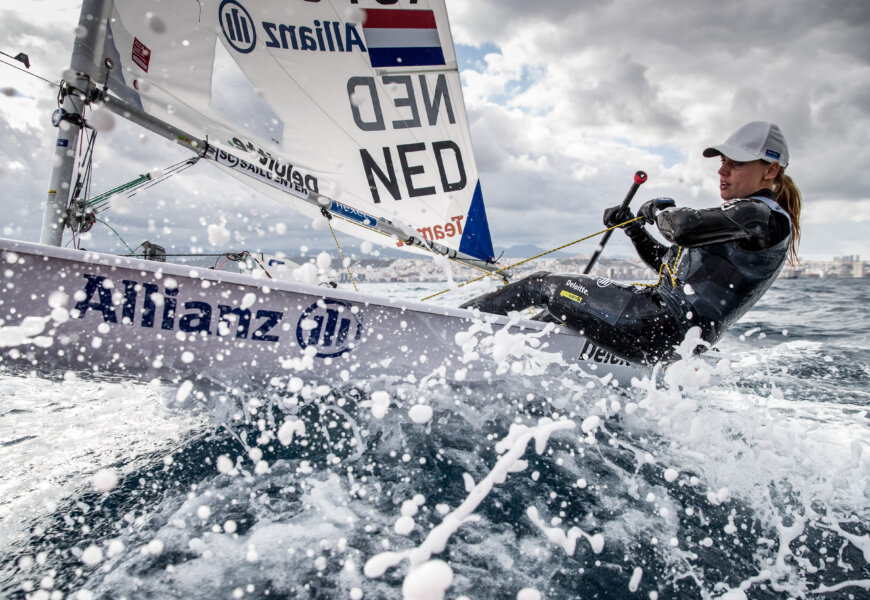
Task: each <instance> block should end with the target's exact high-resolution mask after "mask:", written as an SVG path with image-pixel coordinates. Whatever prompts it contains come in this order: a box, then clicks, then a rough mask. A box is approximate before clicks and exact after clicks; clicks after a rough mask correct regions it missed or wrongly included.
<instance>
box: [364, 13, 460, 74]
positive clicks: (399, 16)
mask: <svg viewBox="0 0 870 600" xmlns="http://www.w3.org/2000/svg"><path fill="white" fill-rule="evenodd" d="M363 32H364V34H365V37H366V44H367V45H368V51H369V59H370V60H371V62H372V67H373V68H379V67H428V66H434V65H443V64H445V63H444V51H443V50H442V49H441V39H440V38H439V37H438V27H437V25H436V23H435V14H434V13H433V12H432V11H431V10H403V9H390V8H372V9H368V10H366V20H365V24H363Z"/></svg>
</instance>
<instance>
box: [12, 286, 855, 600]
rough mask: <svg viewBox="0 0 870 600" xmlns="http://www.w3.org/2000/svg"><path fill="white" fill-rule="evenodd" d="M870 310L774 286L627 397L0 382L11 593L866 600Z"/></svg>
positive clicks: (495, 390)
mask: <svg viewBox="0 0 870 600" xmlns="http://www.w3.org/2000/svg"><path fill="white" fill-rule="evenodd" d="M438 289H440V288H439V287H438V286H436V285H434V284H369V285H368V286H367V289H366V290H365V291H367V292H375V293H383V294H388V295H398V296H402V297H405V298H412V299H418V298H421V297H423V296H426V295H428V294H429V293H431V292H433V291H436V290H438ZM868 293H870V279H826V280H807V279H800V280H780V281H778V282H776V284H775V285H774V286H773V288H772V289H771V290H770V291H769V292H768V293H767V295H766V296H765V297H764V298H763V299H762V300H761V301H760V302H759V304H758V305H757V306H756V307H755V308H754V309H753V310H752V311H750V312H749V313H748V314H747V315H746V316H745V317H744V318H743V319H742V320H741V321H740V322H739V323H737V324H736V325H734V326H733V327H732V328H731V330H730V331H729V332H728V333H727V334H726V336H725V338H724V339H723V340H722V341H721V342H720V344H719V345H718V348H717V350H718V353H719V354H718V358H719V360H718V362H716V363H711V362H709V361H706V362H691V361H690V362H683V363H678V364H677V365H674V366H672V367H671V368H669V369H668V370H667V371H666V372H657V373H656V374H655V376H653V377H649V378H644V379H641V380H637V379H636V380H634V381H633V382H632V384H631V385H626V386H623V387H614V386H613V385H610V384H609V383H608V382H607V381H597V380H595V379H591V380H590V379H583V380H579V379H576V378H571V377H568V376H565V377H553V376H552V375H549V376H546V377H545V376H539V377H528V376H523V377H518V376H512V375H511V374H510V371H508V374H506V375H504V376H500V377H499V378H498V379H493V380H492V381H489V382H487V383H484V384H475V385H474V386H468V385H466V386H463V385H461V384H458V383H450V382H442V383H440V384H438V383H437V382H436V383H434V384H433V381H428V382H426V383H425V384H418V385H412V384H408V383H405V384H403V385H398V384H387V383H386V382H379V381H366V380H364V379H361V380H358V381H352V382H335V385H334V386H332V387H330V386H321V387H319V388H316V389H298V390H295V391H294V390H289V391H284V392H283V394H275V392H274V390H270V388H269V386H268V385H267V384H266V382H264V386H263V390H262V391H261V392H260V393H252V394H245V395H242V394H240V393H234V391H233V390H214V389H212V390H196V389H195V390H191V389H179V388H177V387H173V386H170V385H166V384H161V383H159V382H153V383H151V384H133V383H130V382H128V381H125V380H123V379H108V378H106V379H93V378H84V377H83V376H82V375H80V374H75V373H65V374H58V375H57V376H45V375H42V376H40V375H37V374H34V373H20V372H17V373H10V372H4V373H0V474H2V475H0V557H2V558H0V596H3V597H9V598H34V599H46V598H78V599H83V600H84V599H92V598H107V599H108V598H129V599H134V598H209V599H212V598H349V599H355V600H356V599H361V598H402V597H405V598H420V599H424V598H425V599H436V598H456V599H459V598H509V599H513V598H516V599H517V600H533V599H539V598H650V599H656V598H662V599H663V598H731V599H734V598H805V597H806V598H809V597H820V598H867V597H870V525H868V523H870V416H868V411H870V391H868V390H870V318H868V316H867V310H866V308H865V307H866V303H865V300H864V299H865V298H866V297H867V295H868ZM437 301H438V302H441V303H444V304H450V303H458V302H459V300H457V297H456V296H455V295H453V296H451V295H445V296H441V297H439V298H438V300H437Z"/></svg>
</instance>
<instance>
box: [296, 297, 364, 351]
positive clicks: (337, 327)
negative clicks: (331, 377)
mask: <svg viewBox="0 0 870 600" xmlns="http://www.w3.org/2000/svg"><path fill="white" fill-rule="evenodd" d="M355 311H356V309H355V308H354V307H352V306H351V305H350V304H348V303H346V302H342V301H340V300H332V299H323V300H318V301H317V302H315V303H314V304H312V305H311V306H309V307H308V308H306V309H305V311H304V312H303V313H302V316H300V317H299V321H298V323H297V324H296V341H297V342H299V347H300V348H302V349H305V348H308V347H313V348H315V349H316V350H317V354H316V355H315V356H317V357H318V358H329V357H333V356H341V355H342V354H344V353H346V352H350V351H351V350H352V349H353V348H354V346H355V344H356V342H357V341H359V339H360V336H361V335H362V329H363V327H362V321H360V319H359V316H358V314H357V312H355Z"/></svg>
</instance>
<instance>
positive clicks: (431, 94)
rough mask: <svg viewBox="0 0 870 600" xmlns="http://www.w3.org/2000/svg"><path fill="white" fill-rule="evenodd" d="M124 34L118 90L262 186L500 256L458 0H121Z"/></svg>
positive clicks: (345, 225) (115, 51)
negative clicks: (458, 41) (465, 76)
mask: <svg viewBox="0 0 870 600" xmlns="http://www.w3.org/2000/svg"><path fill="white" fill-rule="evenodd" d="M110 29H111V37H110V40H109V43H108V44H107V52H106V55H107V56H109V57H110V58H112V59H113V61H114V63H115V66H114V68H113V69H112V71H111V73H110V79H109V91H110V93H111V94H115V95H117V96H118V97H120V98H122V99H124V100H126V101H127V102H128V103H131V104H133V105H136V106H138V107H140V108H142V109H143V110H144V111H145V112H146V113H148V114H149V115H151V116H153V117H156V118H157V119H160V120H162V121H165V122H166V123H168V124H170V125H173V126H175V127H177V128H179V129H181V130H183V131H186V132H189V133H190V134H192V135H196V136H200V137H201V139H203V140H206V141H207V143H208V145H209V146H211V147H214V148H216V149H217V151H216V152H214V153H213V154H210V155H209V157H210V158H214V159H215V160H216V161H217V162H218V163H220V164H222V165H223V166H225V167H227V168H230V169H232V170H234V171H235V172H240V173H241V174H242V175H243V176H244V179H245V180H246V182H247V183H249V184H251V185H252V186H254V187H256V188H258V189H260V190H262V191H264V192H265V193H267V194H270V195H271V196H272V197H274V198H275V199H276V200H279V201H280V202H282V203H285V204H288V205H290V206H292V207H293V208H294V209H296V210H298V211H300V212H302V213H304V214H308V215H310V216H315V215H317V213H318V212H319V207H318V206H317V204H316V203H314V204H311V203H310V202H304V201H302V199H299V198H297V197H295V196H294V194H295V195H296V196H300V195H302V196H304V195H306V194H308V193H309V192H311V193H316V194H319V195H323V196H326V197H328V198H331V199H332V200H334V201H336V202H335V203H333V204H332V205H331V208H330V212H332V213H333V214H336V215H338V216H339V217H342V219H336V220H334V222H335V223H336V225H337V226H338V227H339V228H342V229H344V230H345V231H348V232H349V233H352V234H354V235H361V232H365V231H367V230H366V229H365V226H367V225H371V221H372V219H373V218H374V219H386V220H388V221H389V222H391V223H392V224H394V225H395V226H396V228H397V229H398V230H399V231H403V232H406V233H408V232H410V233H411V234H413V233H416V234H417V235H418V236H419V237H422V238H425V239H428V240H432V241H434V242H437V243H438V244H441V245H442V246H444V247H446V248H450V249H453V250H457V251H459V252H461V253H463V254H465V255H468V256H471V257H474V258H478V259H482V260H490V259H491V258H492V254H493V252H492V242H491V241H490V235H489V227H488V224H487V219H486V212H485V209H484V204H483V198H482V194H481V190H480V183H479V179H478V173H477V167H476V164H475V161H474V155H473V151H472V145H471V139H470V135H469V128H468V123H467V118H466V114H465V107H464V103H463V100H462V92H461V88H460V81H459V74H458V71H457V65H456V57H455V54H454V49H453V43H452V39H451V35H450V28H449V24H448V21H447V13H446V9H445V6H444V0H417V1H414V0H402V1H400V2H378V1H375V0H320V1H318V2H311V1H303V0H296V1H293V2H288V1H287V0H258V1H254V0H200V1H196V0H183V1H181V0H179V1H174V2H154V1H142V0H116V2H115V13H114V18H113V20H112V23H111V27H110ZM288 192H289V193H288ZM318 197H319V196H318ZM358 225H363V227H362V228H361V227H358ZM362 237H364V236H362ZM376 237H377V238H379V241H381V242H384V241H385V238H383V236H382V235H378V236H376ZM387 241H388V242H389V243H394V244H397V245H402V244H401V242H396V241H391V242H390V241H389V240H387Z"/></svg>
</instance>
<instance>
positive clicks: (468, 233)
mask: <svg viewBox="0 0 870 600" xmlns="http://www.w3.org/2000/svg"><path fill="white" fill-rule="evenodd" d="M459 251H460V252H464V253H465V254H468V255H470V256H473V257H475V258H479V259H481V260H492V258H493V255H494V254H495V252H493V249H492V237H490V234H489V222H488V221H487V219H486V208H485V207H484V205H483V192H482V191H481V189H480V180H478V181H477V186H476V187H475V188H474V197H472V199H471V206H470V207H469V208H468V217H467V218H466V219H465V229H464V230H463V231H462V239H461V240H460V242H459Z"/></svg>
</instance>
